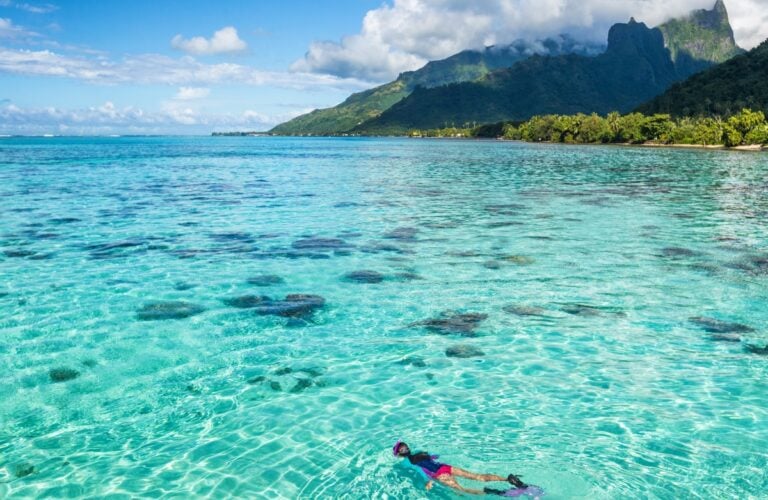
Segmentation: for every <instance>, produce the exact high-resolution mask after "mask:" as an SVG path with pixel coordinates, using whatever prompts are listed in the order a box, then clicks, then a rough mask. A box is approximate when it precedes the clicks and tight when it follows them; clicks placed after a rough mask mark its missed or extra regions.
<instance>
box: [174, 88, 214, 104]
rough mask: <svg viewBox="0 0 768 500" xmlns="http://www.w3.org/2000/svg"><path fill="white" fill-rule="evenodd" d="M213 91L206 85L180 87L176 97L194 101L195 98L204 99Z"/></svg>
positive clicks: (180, 99)
mask: <svg viewBox="0 0 768 500" xmlns="http://www.w3.org/2000/svg"><path fill="white" fill-rule="evenodd" d="M210 93H211V89H209V88H206V87H179V91H178V92H177V93H176V96H175V97H174V99H176V100H178V101H192V100H195V99H204V98H206V97H208V94H210Z"/></svg>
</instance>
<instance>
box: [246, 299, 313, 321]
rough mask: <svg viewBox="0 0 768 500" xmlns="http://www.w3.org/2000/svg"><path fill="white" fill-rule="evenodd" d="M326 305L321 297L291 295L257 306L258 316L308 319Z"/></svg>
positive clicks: (269, 300)
mask: <svg viewBox="0 0 768 500" xmlns="http://www.w3.org/2000/svg"><path fill="white" fill-rule="evenodd" d="M324 305H325V299H324V298H323V297H321V296H319V295H311V294H290V295H286V296H285V298H284V299H283V300H271V299H267V300H265V301H264V302H263V303H262V304H258V305H256V306H255V308H254V310H255V311H256V314H259V315H262V316H267V315H273V316H282V317H286V318H306V317H309V316H311V315H312V314H313V313H314V312H315V311H316V310H318V309H320V308H321V307H323V306H324Z"/></svg>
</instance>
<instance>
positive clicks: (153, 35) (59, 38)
mask: <svg viewBox="0 0 768 500" xmlns="http://www.w3.org/2000/svg"><path fill="white" fill-rule="evenodd" d="M713 3H714V0H672V1H670V0H483V1H481V2H478V1H471V0H467V1H462V0H333V1H332V2H331V1H327V2H318V1H309V0H282V1H268V0H259V1H255V0H250V1H246V0H220V1H217V2H213V1H210V0H209V1H202V0H185V1H180V0H162V1H157V0H155V1H148V0H132V1H131V2H123V1H118V0H100V1H97V0H50V1H47V0H43V1H38V0H0V134H15V133H22V134H43V133H54V134H112V133H201V134H207V133H210V132H211V131H212V130H266V129H268V128H270V127H271V126H273V125H275V124H276V123H279V122H281V121H284V120H286V119H289V118H291V117H293V116H296V115H297V114H300V113H303V112H307V111H309V110H311V109H314V108H317V107H327V106H331V105H334V104H337V103H338V102H340V101H342V100H343V99H344V98H346V97H347V96H348V95H349V94H350V93H352V92H355V91H359V90H362V89H365V88H369V87H371V86H373V85H374V84H377V83H381V82H385V81H388V80H391V79H392V78H394V77H396V76H397V74H398V73H399V72H401V71H405V70H412V69H416V68H418V67H420V66H421V65H423V64H424V63H426V62H427V61H429V60H434V59H440V58H444V57H447V56H449V55H451V54H454V53H456V52H459V51H460V50H464V49H468V48H480V47H482V46H485V45H491V44H503V43H508V42H511V41H513V40H515V39H518V38H525V39H536V38H543V37H546V36H551V35H557V34H560V33H569V34H572V35H575V36H577V37H582V38H588V39H592V40H597V41H601V40H604V38H605V34H606V33H607V29H608V27H609V26H610V25H611V24H613V23H614V22H623V21H626V20H627V19H628V18H629V16H630V15H632V16H635V17H636V18H638V20H641V21H645V22H647V23H648V24H649V25H651V26H653V25H655V24H657V23H659V22H662V21H664V20H665V19H666V18H668V17H670V16H675V15H681V14H684V13H686V12H689V11H690V10H691V9H694V8H709V7H711V4H713ZM726 4H727V6H728V8H729V12H730V14H731V20H732V24H733V25H734V29H735V32H736V38H737V42H739V43H740V44H741V45H742V46H743V47H745V48H751V47H752V46H754V45H756V44H757V43H759V42H760V41H762V40H763V39H764V38H765V37H766V36H768V0H726Z"/></svg>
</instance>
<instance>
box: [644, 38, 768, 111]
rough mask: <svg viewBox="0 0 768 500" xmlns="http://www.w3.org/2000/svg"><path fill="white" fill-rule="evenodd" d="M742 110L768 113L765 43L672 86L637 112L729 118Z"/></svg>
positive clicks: (767, 53) (766, 53)
mask: <svg viewBox="0 0 768 500" xmlns="http://www.w3.org/2000/svg"><path fill="white" fill-rule="evenodd" d="M742 108H750V109H753V110H755V111H758V110H759V111H763V112H766V113H768V41H765V42H763V43H762V44H760V45H759V46H757V47H755V48H754V49H752V50H751V51H749V52H747V53H746V54H743V55H740V56H736V57H734V58H733V59H730V60H729V61H727V62H725V63H723V64H721V65H719V66H715V67H714V68H710V69H708V70H706V71H704V72H701V73H698V74H696V75H693V76H692V77H691V78H689V79H688V80H686V81H684V82H680V83H678V84H675V85H673V86H672V87H671V88H670V89H669V90H667V91H666V92H665V93H663V94H662V95H660V96H658V97H656V98H655V99H653V100H651V101H650V102H648V103H646V104H643V105H642V106H640V107H639V108H638V110H639V111H641V112H643V113H645V114H650V113H669V114H672V115H674V116H687V115H713V116H714V115H720V116H730V115H732V114H734V113H736V112H738V111H740V110H741V109H742Z"/></svg>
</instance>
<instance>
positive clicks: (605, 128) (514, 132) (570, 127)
mask: <svg viewBox="0 0 768 500" xmlns="http://www.w3.org/2000/svg"><path fill="white" fill-rule="evenodd" d="M408 135H409V136H411V137H454V138H460V137H475V138H483V137H485V138H504V139H513V140H522V141H528V142H558V143H567V144H658V145H665V144H688V145H701V146H727V147H736V146H745V145H757V144H768V121H766V118H765V114H764V113H763V112H762V111H753V110H750V109H743V110H741V111H740V112H738V113H736V114H734V115H732V116H730V117H728V118H720V117H699V118H690V117H685V118H679V119H675V118H672V117H671V116H670V115H668V114H654V115H650V116H646V115H643V114H642V113H629V114H625V115H622V114H619V113H617V112H613V113H609V114H607V115H606V116H600V115H598V114H596V113H593V114H590V115H586V114H581V113H579V114H575V115H541V116H534V117H533V118H531V119H530V120H527V121H524V122H516V123H513V122H507V123H497V124H493V125H483V126H480V127H474V128H459V127H445V128H440V129H430V130H418V129H414V130H411V131H409V133H408Z"/></svg>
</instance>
